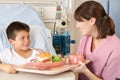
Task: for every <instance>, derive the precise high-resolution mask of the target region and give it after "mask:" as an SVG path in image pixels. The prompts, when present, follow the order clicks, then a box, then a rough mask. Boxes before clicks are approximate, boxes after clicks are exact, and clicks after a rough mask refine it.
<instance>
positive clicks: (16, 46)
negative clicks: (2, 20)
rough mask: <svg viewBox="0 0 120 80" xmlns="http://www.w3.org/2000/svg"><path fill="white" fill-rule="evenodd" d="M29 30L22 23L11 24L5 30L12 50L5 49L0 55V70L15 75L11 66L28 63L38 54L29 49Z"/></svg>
mask: <svg viewBox="0 0 120 80" xmlns="http://www.w3.org/2000/svg"><path fill="white" fill-rule="evenodd" d="M29 32H30V28H29V26H28V25H27V24H25V23H22V22H18V21H16V22H12V23H11V24H10V25H9V26H8V28H7V30H6V33H7V37H8V40H9V42H10V44H11V45H12V46H13V48H12V49H8V48H6V49H5V50H4V51H3V52H2V53H0V70H3V71H5V72H7V73H16V72H17V71H16V70H15V69H14V66H13V65H20V64H25V63H28V62H30V61H31V60H32V59H34V58H35V56H36V54H38V53H39V52H38V51H36V50H33V49H30V48H29V44H30V34H29Z"/></svg>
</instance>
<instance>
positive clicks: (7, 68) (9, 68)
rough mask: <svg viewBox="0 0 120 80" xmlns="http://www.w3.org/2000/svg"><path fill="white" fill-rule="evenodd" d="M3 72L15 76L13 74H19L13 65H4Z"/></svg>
mask: <svg viewBox="0 0 120 80" xmlns="http://www.w3.org/2000/svg"><path fill="white" fill-rule="evenodd" d="M3 71H5V72H7V73H10V74H13V73H17V72H18V71H17V70H16V69H15V68H14V66H13V65H11V64H4V65H3Z"/></svg>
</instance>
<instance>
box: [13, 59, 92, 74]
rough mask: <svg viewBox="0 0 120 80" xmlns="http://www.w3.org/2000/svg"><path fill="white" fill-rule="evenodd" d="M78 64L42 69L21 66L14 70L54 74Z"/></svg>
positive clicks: (86, 62) (87, 61)
mask: <svg viewBox="0 0 120 80" xmlns="http://www.w3.org/2000/svg"><path fill="white" fill-rule="evenodd" d="M89 62H90V61H89V60H86V61H85V62H84V63H85V64H88V63H89ZM77 66H80V65H79V64H78V65H71V64H64V65H62V66H59V67H53V68H49V69H43V70H41V69H40V70H39V69H36V68H32V69H31V68H23V67H15V69H16V70H18V71H21V72H29V73H38V74H46V75H54V74H59V73H62V72H65V71H68V70H71V69H73V68H75V67H77Z"/></svg>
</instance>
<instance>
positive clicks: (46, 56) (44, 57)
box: [36, 52, 51, 62]
mask: <svg viewBox="0 0 120 80" xmlns="http://www.w3.org/2000/svg"><path fill="white" fill-rule="evenodd" d="M36 59H37V60H38V61H39V62H51V54H50V53H49V52H43V53H40V54H38V55H37V56H36Z"/></svg>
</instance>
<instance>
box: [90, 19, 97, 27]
mask: <svg viewBox="0 0 120 80" xmlns="http://www.w3.org/2000/svg"><path fill="white" fill-rule="evenodd" d="M95 22H96V18H94V17H91V19H90V23H91V24H92V25H94V24H95Z"/></svg>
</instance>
